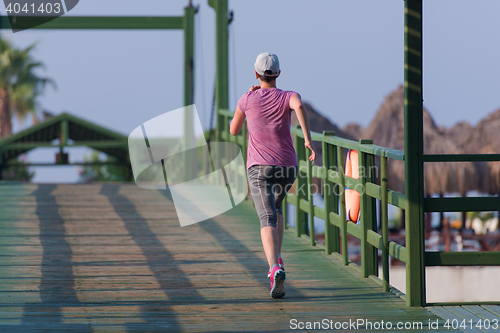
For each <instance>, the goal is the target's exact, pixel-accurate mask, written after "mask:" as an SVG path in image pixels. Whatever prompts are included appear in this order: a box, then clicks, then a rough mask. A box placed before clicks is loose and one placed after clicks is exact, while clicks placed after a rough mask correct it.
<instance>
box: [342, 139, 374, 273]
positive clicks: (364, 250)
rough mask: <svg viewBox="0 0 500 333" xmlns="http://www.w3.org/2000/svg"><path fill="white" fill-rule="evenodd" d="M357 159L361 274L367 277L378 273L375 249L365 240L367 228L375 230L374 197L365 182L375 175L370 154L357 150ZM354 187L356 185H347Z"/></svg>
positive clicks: (363, 141)
mask: <svg viewBox="0 0 500 333" xmlns="http://www.w3.org/2000/svg"><path fill="white" fill-rule="evenodd" d="M365 142H366V144H371V143H373V142H372V141H371V140H360V144H361V145H363V144H365ZM358 160H359V162H358V163H359V182H360V184H361V188H362V189H363V190H362V192H361V193H360V196H359V199H360V201H359V202H360V225H361V229H362V234H361V275H362V276H363V277H368V276H370V275H375V276H377V275H378V269H377V258H378V256H377V251H376V250H375V249H374V248H373V246H370V244H368V242H367V232H368V230H376V223H377V220H376V216H375V213H376V210H375V206H374V201H373V200H374V199H372V198H370V197H369V196H368V194H367V193H366V190H365V189H366V184H367V183H368V182H372V183H374V182H375V175H374V174H372V173H371V170H372V167H373V166H374V159H373V156H372V155H369V154H367V153H364V152H358ZM347 187H349V185H347ZM349 188H352V189H356V187H349Z"/></svg>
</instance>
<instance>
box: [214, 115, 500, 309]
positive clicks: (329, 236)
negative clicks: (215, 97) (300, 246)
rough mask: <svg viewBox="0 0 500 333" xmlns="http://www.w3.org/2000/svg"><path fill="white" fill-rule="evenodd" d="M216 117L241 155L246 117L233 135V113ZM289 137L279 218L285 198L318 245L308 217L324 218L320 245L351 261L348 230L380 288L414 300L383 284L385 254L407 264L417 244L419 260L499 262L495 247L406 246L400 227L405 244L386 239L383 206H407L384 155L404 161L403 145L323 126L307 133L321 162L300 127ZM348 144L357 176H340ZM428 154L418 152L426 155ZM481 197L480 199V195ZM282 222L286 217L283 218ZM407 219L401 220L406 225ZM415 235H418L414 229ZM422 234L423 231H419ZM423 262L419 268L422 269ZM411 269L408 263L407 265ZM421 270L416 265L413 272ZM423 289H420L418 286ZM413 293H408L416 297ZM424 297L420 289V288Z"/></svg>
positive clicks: (447, 202)
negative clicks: (352, 215) (391, 184)
mask: <svg viewBox="0 0 500 333" xmlns="http://www.w3.org/2000/svg"><path fill="white" fill-rule="evenodd" d="M218 115H219V117H220V119H222V122H221V123H220V124H219V126H218V130H219V131H220V133H219V134H218V135H219V137H220V138H221V139H222V140H224V141H229V142H233V143H236V144H238V145H239V146H240V147H241V148H242V153H243V156H245V157H246V151H247V147H248V140H247V134H246V123H245V125H244V126H243V128H242V131H241V133H240V134H238V135H237V136H232V135H231V134H230V133H229V121H230V119H232V117H233V116H234V114H233V113H232V112H230V111H228V110H220V111H219V113H218ZM291 133H292V134H293V136H294V140H295V149H296V153H297V160H298V163H299V173H298V175H297V179H296V182H295V194H292V193H288V194H287V196H286V197H285V203H284V204H283V215H284V220H285V221H287V216H288V208H287V203H289V204H291V205H293V206H294V207H295V208H294V209H295V233H296V235H297V237H305V238H307V239H308V240H309V241H310V244H311V246H315V245H318V244H316V241H315V234H314V217H318V218H320V219H322V220H324V222H325V245H324V249H325V252H326V253H327V254H335V255H337V256H339V257H340V258H341V260H342V262H343V264H344V265H352V266H355V267H356V265H353V263H351V262H350V261H349V259H348V247H347V235H348V234H349V235H352V236H354V237H355V238H357V239H359V240H360V241H361V267H360V269H359V271H360V273H361V275H362V276H363V277H370V278H372V279H374V280H375V281H377V282H379V283H380V284H381V285H382V290H383V291H392V292H394V293H396V294H397V295H399V296H401V297H402V298H403V299H405V300H406V301H407V304H408V305H409V306H415V305H414V304H413V303H414V302H417V303H418V302H419V300H418V299H417V300H415V299H413V300H409V299H408V293H407V294H406V295H404V294H403V293H401V292H400V291H399V290H397V289H395V288H394V287H391V286H390V285H389V267H390V265H389V256H391V257H394V258H396V259H398V260H400V261H402V262H404V263H405V264H406V265H407V266H408V265H411V263H409V260H408V256H409V253H410V252H411V251H414V252H417V251H420V249H422V250H421V251H422V252H421V253H420V255H421V256H422V257H423V258H424V263H425V266H471V265H481V266H497V265H499V264H500V252H483V251H481V252H426V251H425V250H424V249H423V248H416V249H414V248H410V247H409V245H408V244H415V241H414V240H413V239H411V237H412V234H411V233H408V232H406V233H405V234H406V239H405V244H406V246H402V245H400V244H398V243H396V242H393V241H391V240H390V239H389V226H388V206H389V205H392V206H395V207H398V208H401V209H407V205H408V204H407V201H408V198H407V197H406V196H405V195H403V194H401V193H399V192H395V191H392V190H390V189H389V188H388V184H387V178H388V177H387V175H388V172H389V171H388V159H393V160H398V161H404V160H405V154H404V152H403V151H400V150H394V149H389V148H384V147H380V146H376V145H374V144H373V142H372V140H367V139H362V140H360V141H359V142H356V141H351V140H347V139H343V138H340V137H337V136H335V133H334V132H328V131H325V132H323V134H320V133H316V132H311V139H312V140H313V141H315V142H320V143H321V145H322V159H323V164H322V165H320V166H319V165H314V164H313V163H311V162H310V161H309V159H308V157H309V155H308V151H306V149H305V148H304V135H303V132H302V129H301V128H300V127H299V126H297V127H292V128H291ZM346 149H354V150H357V151H358V159H359V167H360V172H359V179H355V178H351V177H348V176H345V173H344V158H345V154H344V153H345V150H346ZM376 156H378V157H379V158H380V177H379V179H380V184H377V183H376V182H375V178H376V177H375V175H376V174H375V173H376V172H378V167H377V166H376V165H375V157H376ZM427 156H429V155H424V160H426V161H427V159H428V157H427ZM453 156H455V157H454V159H456V158H458V159H459V160H461V159H463V160H468V159H470V158H471V157H470V156H469V155H460V156H462V157H461V158H459V157H456V156H457V155H453ZM429 159H432V161H433V162H434V161H436V160H437V161H441V160H446V159H447V157H446V155H444V156H439V157H437V156H433V157H431V158H429ZM473 159H474V161H476V160H490V159H491V156H489V155H478V156H476V157H474V158H473ZM313 178H319V179H322V182H323V195H324V208H322V207H318V206H315V205H314V203H313V188H314V186H315V185H314V183H313ZM346 187H347V188H350V189H354V190H356V191H357V192H359V194H360V221H359V223H358V224H355V223H353V222H351V221H347V219H346V206H345V191H344V189H345V188H346ZM485 199H486V201H484V200H485ZM376 200H380V202H381V214H380V215H381V219H380V229H379V230H380V233H378V232H377V231H378V229H377V216H376V209H375V203H376ZM499 200H500V198H498V197H490V198H472V197H471V198H428V199H427V198H426V199H425V201H424V202H425V206H424V209H423V210H424V211H425V212H437V211H478V210H497V209H498V207H499ZM285 223H286V222H285ZM411 223H413V221H412V220H407V221H406V225H407V226H408V225H409V224H411ZM419 237H420V235H419ZM421 237H422V238H423V234H422V235H421ZM378 250H380V251H381V258H382V263H381V266H382V277H381V278H380V279H379V278H378V262H377V261H378ZM425 266H424V269H425ZM408 270H409V271H410V272H412V271H414V270H412V269H408V267H407V271H408ZM422 273H423V274H424V279H425V271H424V272H421V271H418V270H417V274H419V275H420V274H422ZM411 283H412V279H411V278H409V277H408V276H407V281H406V289H407V290H408V289H409V288H411V286H410V285H409V284H411ZM424 290H425V289H424ZM419 296H420V295H419V294H413V297H417V298H418V297H419ZM424 297H425V294H424ZM479 303H480V304H486V303H490V304H500V302H472V303H470V302H468V303H467V304H479ZM444 304H462V303H432V304H431V303H423V304H422V306H425V305H444Z"/></svg>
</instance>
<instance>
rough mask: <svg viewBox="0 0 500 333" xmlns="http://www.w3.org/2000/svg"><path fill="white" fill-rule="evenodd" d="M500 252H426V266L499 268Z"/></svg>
mask: <svg viewBox="0 0 500 333" xmlns="http://www.w3.org/2000/svg"><path fill="white" fill-rule="evenodd" d="M499 263H500V252H498V251H475V252H472V251H471V252H469V251H464V252H431V251H428V252H425V265H426V266H498V264H499Z"/></svg>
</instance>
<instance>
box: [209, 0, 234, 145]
mask: <svg viewBox="0 0 500 333" xmlns="http://www.w3.org/2000/svg"><path fill="white" fill-rule="evenodd" d="M208 4H209V5H210V7H212V8H213V9H214V10H215V44H216V47H215V57H216V66H215V73H216V74H215V77H216V79H215V101H216V103H217V108H216V109H217V113H216V118H217V119H216V121H217V125H216V126H217V127H216V131H215V133H216V134H215V139H216V141H220V133H221V132H222V128H221V124H222V122H223V118H222V117H221V115H220V114H219V112H220V111H221V110H227V109H228V108H229V44H228V38H229V34H228V22H229V21H228V5H227V0H209V1H208Z"/></svg>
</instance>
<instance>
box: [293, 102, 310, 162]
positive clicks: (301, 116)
mask: <svg viewBox="0 0 500 333" xmlns="http://www.w3.org/2000/svg"><path fill="white" fill-rule="evenodd" d="M290 108H291V109H292V110H295V113H296V114H297V119H298V120H299V124H300V127H302V133H304V141H305V142H304V146H305V147H306V148H308V149H311V156H309V160H311V161H314V160H315V159H316V149H315V148H314V145H313V143H312V141H311V129H310V127H309V118H308V117H307V110H306V107H305V105H304V104H303V103H302V100H301V99H300V96H299V95H297V94H295V95H293V96H292V97H291V98H290Z"/></svg>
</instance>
